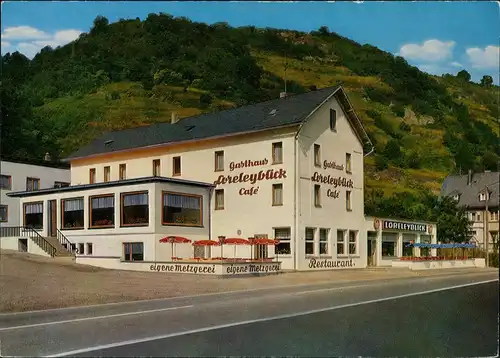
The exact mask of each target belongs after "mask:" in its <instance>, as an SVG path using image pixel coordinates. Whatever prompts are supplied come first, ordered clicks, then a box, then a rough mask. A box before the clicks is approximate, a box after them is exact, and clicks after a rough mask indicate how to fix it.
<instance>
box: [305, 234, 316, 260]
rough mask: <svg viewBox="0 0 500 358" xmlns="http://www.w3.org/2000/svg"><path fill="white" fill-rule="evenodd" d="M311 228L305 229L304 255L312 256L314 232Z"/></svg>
mask: <svg viewBox="0 0 500 358" xmlns="http://www.w3.org/2000/svg"><path fill="white" fill-rule="evenodd" d="M315 231H316V230H315V229H314V228H312V227H306V240H305V243H306V255H314V232H315Z"/></svg>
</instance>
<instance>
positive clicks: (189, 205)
mask: <svg viewBox="0 0 500 358" xmlns="http://www.w3.org/2000/svg"><path fill="white" fill-rule="evenodd" d="M200 202H201V200H200V198H199V197H194V196H187V195H179V194H167V195H165V196H164V197H163V205H164V206H170V207H174V208H182V209H194V210H199V209H200Z"/></svg>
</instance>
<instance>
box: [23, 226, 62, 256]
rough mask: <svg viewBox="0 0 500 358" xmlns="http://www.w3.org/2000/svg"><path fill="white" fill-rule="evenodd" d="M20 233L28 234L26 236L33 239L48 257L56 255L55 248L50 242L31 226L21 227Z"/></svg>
mask: <svg viewBox="0 0 500 358" xmlns="http://www.w3.org/2000/svg"><path fill="white" fill-rule="evenodd" d="M22 229H23V230H21V232H20V234H22V235H21V236H23V237H24V236H25V235H24V234H26V233H27V234H28V237H29V238H30V239H31V240H33V242H34V243H35V244H37V245H38V246H39V247H40V248H41V249H42V250H43V251H45V252H46V253H47V254H49V255H50V257H54V256H55V255H56V252H57V249H56V248H55V247H54V246H52V244H51V243H50V242H48V241H47V240H46V239H45V238H44V237H43V236H42V235H40V234H39V233H38V231H36V230H35V228H33V227H32V226H27V227H23V228H22Z"/></svg>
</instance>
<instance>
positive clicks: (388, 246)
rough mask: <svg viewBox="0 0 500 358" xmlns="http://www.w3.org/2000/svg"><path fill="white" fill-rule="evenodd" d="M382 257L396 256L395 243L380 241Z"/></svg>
mask: <svg viewBox="0 0 500 358" xmlns="http://www.w3.org/2000/svg"><path fill="white" fill-rule="evenodd" d="M382 256H384V257H394V256H396V241H382Z"/></svg>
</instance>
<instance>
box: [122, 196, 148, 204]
mask: <svg viewBox="0 0 500 358" xmlns="http://www.w3.org/2000/svg"><path fill="white" fill-rule="evenodd" d="M134 205H148V193H141V194H127V195H124V196H123V206H134Z"/></svg>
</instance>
